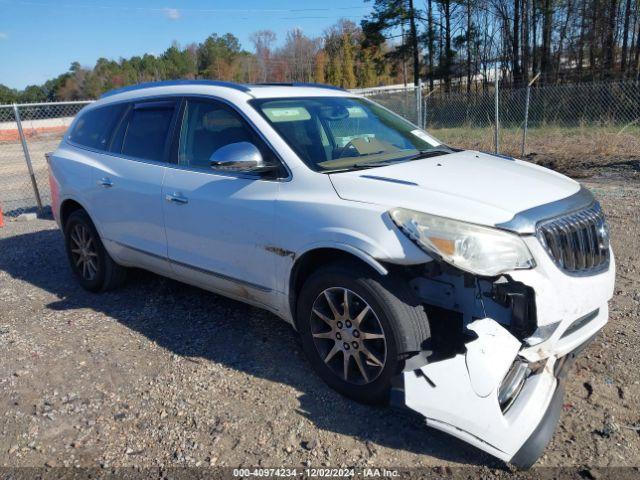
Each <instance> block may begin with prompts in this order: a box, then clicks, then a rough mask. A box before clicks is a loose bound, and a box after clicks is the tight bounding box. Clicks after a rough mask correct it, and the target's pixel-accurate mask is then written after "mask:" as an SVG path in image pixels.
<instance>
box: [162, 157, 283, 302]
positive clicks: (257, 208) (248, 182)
mask: <svg viewBox="0 0 640 480" xmlns="http://www.w3.org/2000/svg"><path fill="white" fill-rule="evenodd" d="M277 193H278V183H277V182H271V181H265V180H259V179H256V178H243V177H241V176H234V175H223V174H215V173H214V172H211V173H209V172H205V171H196V170H189V169H181V168H173V167H168V168H167V173H166V175H165V180H164V185H163V187H162V198H163V201H162V208H163V211H164V219H165V226H166V232H167V243H168V257H169V259H170V261H171V264H172V269H173V271H174V273H175V275H176V276H177V277H178V278H180V279H183V280H185V281H187V282H189V283H192V284H195V285H199V286H201V287H203V288H207V289H211V290H215V291H220V292H222V293H226V294H229V295H230V296H233V297H234V298H239V299H243V300H247V301H250V302H251V303H257V304H263V305H264V306H268V307H271V308H272V309H273V306H274V305H275V304H277V303H278V302H277V301H276V300H274V298H273V295H274V290H276V289H277V285H276V281H275V280H276V277H275V274H274V268H273V267H274V259H275V258H276V255H274V254H273V253H272V252H271V251H270V249H269V246H270V245H271V244H272V243H273V232H274V229H275V225H274V217H273V215H274V207H275V199H276V196H277ZM176 196H178V197H180V198H183V199H184V200H185V203H180V202H176V201H171V198H174V197H176Z"/></svg>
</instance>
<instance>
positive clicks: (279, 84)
mask: <svg viewBox="0 0 640 480" xmlns="http://www.w3.org/2000/svg"><path fill="white" fill-rule="evenodd" d="M253 85H262V86H265V87H268V86H273V87H313V88H327V89H329V90H340V91H341V92H346V91H347V90H345V89H344V88H342V87H336V86H334V85H327V84H324V83H313V82H261V83H254V84H253Z"/></svg>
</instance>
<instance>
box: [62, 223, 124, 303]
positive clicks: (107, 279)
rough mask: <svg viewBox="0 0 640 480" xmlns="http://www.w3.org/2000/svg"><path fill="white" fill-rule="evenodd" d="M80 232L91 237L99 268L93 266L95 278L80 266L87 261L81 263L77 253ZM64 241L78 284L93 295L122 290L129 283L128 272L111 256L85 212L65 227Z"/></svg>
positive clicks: (93, 256) (91, 248)
mask: <svg viewBox="0 0 640 480" xmlns="http://www.w3.org/2000/svg"><path fill="white" fill-rule="evenodd" d="M78 232H84V233H85V235H86V237H85V238H90V242H89V241H88V242H89V250H91V252H90V255H91V256H92V257H91V258H92V259H93V262H92V263H93V264H94V265H95V269H94V268H93V267H91V270H90V271H91V272H93V275H88V274H87V273H86V272H85V271H84V270H83V268H82V267H81V266H80V265H83V266H84V262H81V263H80V265H79V264H78V254H77V253H74V252H77V247H78V244H77V243H76V240H74V238H75V239H77V238H78ZM64 239H65V249H66V252H67V258H68V259H69V266H70V267H71V270H72V272H73V273H74V275H75V277H76V279H77V280H78V283H80V285H81V286H82V288H84V289H85V290H89V291H90V292H104V291H107V290H112V289H114V288H117V287H119V286H120V285H121V284H122V283H123V282H124V280H125V278H126V274H127V270H126V268H124V267H122V266H120V265H118V264H117V263H116V262H115V261H114V260H113V259H112V258H111V256H110V255H109V253H108V252H107V250H106V249H105V248H104V245H103V244H102V240H101V239H100V235H99V234H98V231H97V230H96V227H95V226H94V225H93V222H92V221H91V218H89V215H88V214H87V212H85V211H84V210H76V211H74V212H73V213H71V215H69V218H68V219H67V222H66V224H65V226H64Z"/></svg>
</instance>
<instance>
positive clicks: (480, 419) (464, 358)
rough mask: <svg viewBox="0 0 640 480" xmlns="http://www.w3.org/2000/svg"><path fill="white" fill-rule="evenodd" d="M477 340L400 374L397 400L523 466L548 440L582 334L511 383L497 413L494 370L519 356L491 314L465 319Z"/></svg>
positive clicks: (514, 343)
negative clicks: (511, 391)
mask: <svg viewBox="0 0 640 480" xmlns="http://www.w3.org/2000/svg"><path fill="white" fill-rule="evenodd" d="M469 327H470V328H473V329H475V330H476V331H477V333H478V338H477V339H476V340H473V341H471V342H469V343H468V344H467V352H466V353H464V354H457V355H455V356H454V357H453V358H450V359H447V360H442V361H438V362H434V363H429V364H425V365H423V366H421V367H419V368H416V369H413V370H411V371H405V372H403V374H402V380H403V384H404V385H403V387H402V388H400V389H398V390H396V391H395V394H396V395H398V394H403V396H404V404H405V405H406V406H407V407H409V408H410V409H412V410H414V411H416V412H418V413H420V414H421V415H423V416H424V417H425V419H426V423H427V425H429V426H430V427H433V428H437V429H438V430H442V431H444V432H447V433H449V434H451V435H453V436H455V437H458V438H460V439H462V440H464V441H466V442H467V443H470V444H471V445H474V446H475V447H477V448H479V449H481V450H484V451H485V452H488V453H490V454H491V455H493V456H495V457H498V458H500V459H502V460H504V461H505V462H510V463H512V464H514V465H515V466H517V467H520V468H529V467H530V466H531V465H533V464H534V463H535V461H536V460H537V459H538V458H539V457H540V455H541V454H542V452H543V451H544V448H545V447H546V445H547V444H548V443H549V440H550V439H551V436H552V434H553V431H554V430H555V426H556V423H557V421H558V418H559V417H560V410H561V408H562V399H563V396H564V388H563V379H564V377H565V375H566V372H567V370H568V369H569V368H570V367H571V365H572V364H573V360H574V358H575V356H576V355H577V353H578V352H579V351H580V350H582V349H583V348H585V347H586V346H587V345H588V343H589V342H590V340H591V339H592V338H593V337H591V338H590V339H588V340H586V341H585V342H584V343H583V344H581V345H580V346H579V347H578V348H576V349H575V350H574V351H572V352H570V353H568V354H567V355H565V356H564V357H561V358H556V357H549V358H548V359H546V360H545V361H544V362H542V363H541V364H538V365H536V371H531V372H528V376H527V377H526V378H525V379H524V381H523V383H522V384H521V385H518V388H517V392H516V396H515V398H514V399H512V401H511V402H509V404H508V408H507V409H506V411H505V408H504V406H501V404H500V402H499V393H500V387H501V380H502V378H500V376H501V375H506V374H507V372H508V371H509V369H510V368H511V366H512V365H513V363H514V362H518V361H520V360H519V358H521V357H519V355H518V350H519V348H518V347H519V345H520V343H519V342H518V341H517V340H515V338H514V337H512V336H511V335H510V333H509V332H508V331H506V330H505V329H504V328H503V327H501V326H500V325H499V324H497V323H496V322H494V321H493V320H491V319H481V320H476V321H475V322H474V324H472V325H469Z"/></svg>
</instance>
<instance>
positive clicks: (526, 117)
mask: <svg viewBox="0 0 640 480" xmlns="http://www.w3.org/2000/svg"><path fill="white" fill-rule="evenodd" d="M539 76H540V72H538V74H537V75H536V76H535V77H533V80H531V81H530V82H529V83H528V84H527V97H526V100H525V103H524V125H523V128H522V148H521V149H520V158H524V150H525V146H526V144H527V129H528V127H529V100H530V96H531V85H533V84H534V82H535V81H536V80H537V79H538V77H539Z"/></svg>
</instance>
